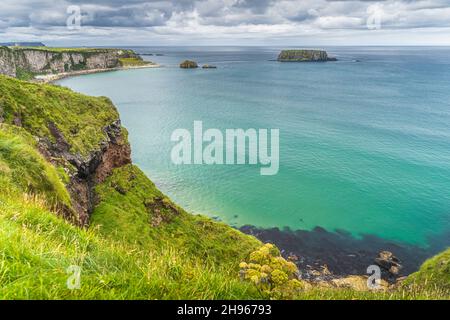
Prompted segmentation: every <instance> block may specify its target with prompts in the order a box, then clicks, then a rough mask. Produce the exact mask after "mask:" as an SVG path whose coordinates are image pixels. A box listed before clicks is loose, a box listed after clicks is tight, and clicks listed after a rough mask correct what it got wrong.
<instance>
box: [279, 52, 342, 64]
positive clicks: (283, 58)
mask: <svg viewBox="0 0 450 320" xmlns="http://www.w3.org/2000/svg"><path fill="white" fill-rule="evenodd" d="M277 60H278V61H280V62H325V61H336V60H337V59H336V58H332V57H329V56H328V54H327V52H326V51H324V50H283V51H281V52H280V54H279V55H278V59H277Z"/></svg>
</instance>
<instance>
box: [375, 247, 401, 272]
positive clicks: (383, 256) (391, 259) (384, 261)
mask: <svg viewBox="0 0 450 320" xmlns="http://www.w3.org/2000/svg"><path fill="white" fill-rule="evenodd" d="M375 263H376V264H377V265H378V266H380V267H381V268H383V269H384V270H386V271H387V272H389V274H390V275H391V276H393V277H395V276H398V274H399V273H400V270H401V269H402V268H403V266H402V265H401V262H400V260H399V259H398V258H397V257H396V256H394V254H393V253H392V252H390V251H381V252H380V253H379V254H378V257H376V258H375Z"/></svg>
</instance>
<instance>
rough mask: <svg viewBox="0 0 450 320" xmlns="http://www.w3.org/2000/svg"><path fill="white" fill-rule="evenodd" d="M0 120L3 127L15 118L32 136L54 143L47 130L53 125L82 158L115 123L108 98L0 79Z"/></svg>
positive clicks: (0, 77) (116, 118) (3, 77)
mask: <svg viewBox="0 0 450 320" xmlns="http://www.w3.org/2000/svg"><path fill="white" fill-rule="evenodd" d="M0 93H1V94H0V117H3V118H4V121H5V122H6V123H13V121H14V119H15V118H19V119H20V120H21V122H22V126H23V127H24V128H25V129H26V130H27V131H28V132H29V133H31V134H32V135H34V136H36V137H40V138H47V139H50V141H54V140H55V138H54V137H53V136H52V135H51V133H50V130H49V128H48V124H49V122H50V121H52V122H53V123H55V124H56V125H57V127H58V129H59V130H60V131H61V132H62V134H63V135H64V137H65V138H66V140H67V142H68V143H69V144H70V146H71V150H70V151H71V152H72V153H74V154H76V153H79V154H81V155H83V156H85V155H87V154H88V153H90V152H92V151H94V150H97V149H99V146H100V143H101V142H102V141H104V140H105V139H106V134H105V133H104V131H103V129H104V128H105V127H106V126H108V125H109V124H111V123H112V122H113V121H116V120H118V119H119V114H118V113H117V110H116V108H115V107H114V105H113V104H112V103H111V101H110V100H109V99H108V98H105V97H88V96H85V95H82V94H78V93H75V92H73V91H71V90H69V89H67V88H62V87H58V86H52V85H42V84H34V83H29V82H25V81H19V80H16V79H12V78H8V77H5V76H0Z"/></svg>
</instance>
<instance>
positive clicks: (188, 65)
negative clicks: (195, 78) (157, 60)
mask: <svg viewBox="0 0 450 320" xmlns="http://www.w3.org/2000/svg"><path fill="white" fill-rule="evenodd" d="M180 68H182V69H195V68H198V64H197V62H195V61H191V60H185V61H183V62H182V63H180Z"/></svg>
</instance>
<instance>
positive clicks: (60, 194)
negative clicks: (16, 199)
mask: <svg viewBox="0 0 450 320" xmlns="http://www.w3.org/2000/svg"><path fill="white" fill-rule="evenodd" d="M63 175H64V173H63V172H61V171H60V170H58V169H56V168H55V167H54V166H52V165H51V164H50V163H48V162H47V161H46V160H45V159H44V157H43V156H42V155H41V154H40V153H39V152H38V151H37V150H36V141H35V140H34V139H33V137H32V136H31V135H30V134H29V133H27V132H26V131H25V130H23V129H22V128H19V127H14V126H10V125H6V124H0V186H1V187H2V192H7V190H9V191H10V192H12V191H19V192H22V193H26V194H34V195H41V196H42V197H44V198H45V199H46V200H47V202H49V204H50V205H52V206H57V205H58V204H61V205H65V206H67V207H70V206H71V200H70V196H69V193H68V192H67V190H66V188H65V184H64V183H63V182H62V181H61V177H62V176H63Z"/></svg>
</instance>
